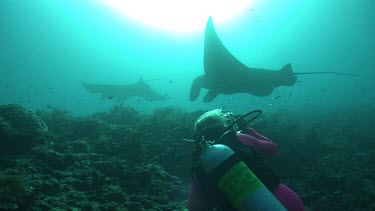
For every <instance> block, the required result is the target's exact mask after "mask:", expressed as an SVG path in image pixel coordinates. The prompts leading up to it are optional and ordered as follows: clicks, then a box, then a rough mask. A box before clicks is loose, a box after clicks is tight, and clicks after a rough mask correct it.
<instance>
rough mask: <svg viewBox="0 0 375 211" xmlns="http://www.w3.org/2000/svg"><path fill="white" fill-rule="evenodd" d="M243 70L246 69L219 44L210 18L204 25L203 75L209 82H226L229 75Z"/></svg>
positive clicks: (219, 41)
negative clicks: (211, 80)
mask: <svg viewBox="0 0 375 211" xmlns="http://www.w3.org/2000/svg"><path fill="white" fill-rule="evenodd" d="M245 70H247V67H246V66H245V65H244V64H243V63H241V62H240V61H239V60H238V59H237V58H236V57H234V56H233V55H232V54H231V53H230V52H229V51H228V49H227V48H226V47H225V46H224V45H223V43H222V42H221V40H220V38H219V36H218V35H217V33H216V30H215V27H214V25H213V22H212V18H211V17H210V18H209V19H208V21H207V24H206V31H205V39H204V71H205V75H206V76H207V78H208V79H209V80H210V79H213V80H216V81H217V80H219V81H220V80H228V77H229V78H230V76H231V75H233V74H239V73H241V72H243V71H245ZM229 80H230V79H229Z"/></svg>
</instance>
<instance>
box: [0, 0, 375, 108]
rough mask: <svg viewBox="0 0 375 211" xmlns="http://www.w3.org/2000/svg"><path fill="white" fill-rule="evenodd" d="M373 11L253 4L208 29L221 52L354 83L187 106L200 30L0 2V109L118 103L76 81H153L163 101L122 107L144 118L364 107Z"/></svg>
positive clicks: (198, 61)
mask: <svg viewBox="0 0 375 211" xmlns="http://www.w3.org/2000/svg"><path fill="white" fill-rule="evenodd" d="M374 9H375V3H374V1H370V0H361V1H354V0H344V1H339V0H330V1H323V0H319V1H270V0H269V1H256V2H255V4H254V6H253V7H252V8H251V9H249V10H248V11H246V12H245V13H244V14H242V15H240V16H237V17H236V18H234V19H233V20H231V21H230V22H226V23H225V24H217V25H215V27H216V30H217V33H218V35H219V37H220V38H221V40H222V42H223V43H224V45H225V46H226V47H227V48H228V49H229V50H230V51H231V52H232V53H233V54H234V55H235V56H236V57H237V58H238V59H239V60H240V61H242V62H243V63H244V64H246V65H248V66H250V67H259V68H267V69H280V68H281V67H282V66H284V65H285V64H286V63H291V64H292V65H293V69H294V71H295V72H304V71H335V72H341V73H350V74H356V75H358V76H357V77H345V76H335V75H307V76H300V77H299V78H298V80H300V82H298V83H296V84H295V85H294V86H293V87H280V88H277V89H276V90H275V91H274V92H273V95H270V96H267V97H255V96H252V95H249V94H235V95H220V96H219V97H218V98H217V99H215V100H214V101H213V102H211V103H202V96H203V94H204V93H201V96H200V98H199V99H198V100H197V101H194V102H190V101H189V97H188V96H189V90H190V85H191V82H192V80H193V79H195V78H196V77H197V76H199V75H201V74H202V73H203V41H204V30H201V31H198V32H196V33H192V34H186V35H184V34H172V33H167V32H163V31H157V30H150V29H147V28H146V27H145V26H141V25H139V24H137V23H135V22H131V21H129V20H124V19H123V18H122V17H120V16H118V15H117V14H116V13H114V12H113V11H112V10H110V9H108V8H103V7H100V6H98V5H96V4H94V3H92V2H91V3H90V1H72V0H69V1H47V0H44V1H42V0H40V1H36V0H34V1H11V0H3V1H1V2H0V26H1V27H0V46H1V47H0V104H7V103H19V104H21V105H23V106H25V107H27V108H30V109H32V110H35V109H43V108H46V107H47V106H48V107H51V106H52V107H57V108H62V109H66V110H68V111H70V112H72V113H74V114H77V115H86V114H90V113H93V112H96V111H104V110H107V109H108V108H110V107H112V106H113V105H115V104H118V103H119V102H118V101H116V100H109V99H104V100H100V96H99V95H94V94H91V93H89V92H87V91H86V90H85V89H84V88H83V87H82V86H81V85H80V81H84V82H90V83H103V84H129V83H134V82H136V81H138V80H139V78H143V79H144V80H152V79H160V80H154V81H150V82H149V84H150V85H151V86H152V87H153V88H154V89H155V90H156V91H157V92H159V93H161V94H167V95H168V96H169V97H170V99H169V100H166V101H159V102H156V101H154V102H148V101H143V100H141V101H139V100H137V98H130V99H128V100H127V101H126V102H125V103H124V105H126V106H132V107H134V108H135V109H137V110H140V111H142V112H146V113H149V112H152V111H153V110H154V109H155V108H159V107H164V106H177V107H182V108H186V109H187V110H197V109H211V108H218V107H219V108H220V107H226V108H228V109H230V110H234V111H241V112H242V111H244V110H251V109H263V110H265V111H277V110H279V109H287V110H292V111H293V110H306V109H309V110H311V109H312V110H328V111H329V110H333V109H342V110H347V109H350V108H363V107H364V108H367V109H371V108H373V104H374V100H375V94H374V92H373V91H372V89H373V88H374V78H375V73H374V69H375V57H374V55H375V39H374V37H375V15H374V13H373V11H374ZM192 15H193V14H192ZM213 19H214V21H215V17H213ZM205 22H206V19H204V20H202V24H205ZM138 101H139V102H138Z"/></svg>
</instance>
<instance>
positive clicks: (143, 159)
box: [0, 104, 375, 210]
mask: <svg viewBox="0 0 375 211" xmlns="http://www.w3.org/2000/svg"><path fill="white" fill-rule="evenodd" d="M203 112H204V111H197V112H192V113H189V112H186V111H184V110H183V109H179V108H175V107H167V108H159V109H157V110H155V111H154V113H153V114H151V115H145V114H141V113H139V112H138V111H136V110H134V109H132V108H129V107H125V108H124V107H120V106H116V107H114V108H112V109H111V110H109V111H107V112H102V113H96V114H92V115H90V116H87V117H74V116H72V115H70V114H69V113H68V112H66V111H64V110H61V109H52V110H50V111H43V110H41V111H37V112H36V114H34V113H32V112H31V111H28V110H26V109H24V108H22V107H21V106H19V105H15V104H13V105H4V106H0V137H1V138H0V144H1V148H0V151H2V153H1V154H0V209H6V210H184V209H185V205H186V199H187V196H188V190H189V184H190V167H191V153H192V151H193V147H194V145H193V144H191V143H189V142H185V141H182V139H190V138H191V137H192V134H193V124H194V121H195V119H196V118H197V117H198V116H199V115H201V114H202V113H203ZM344 113H345V112H344ZM342 114H343V113H340V112H337V113H330V114H329V117H326V118H324V117H325V116H326V115H322V118H319V119H318V120H317V119H314V118H309V117H307V116H305V115H304V114H303V113H299V114H298V113H290V112H287V111H279V112H277V113H274V114H268V115H267V114H265V115H263V116H262V119H260V120H258V121H256V122H255V123H253V125H252V127H254V128H255V129H257V130H258V131H260V132H261V133H263V134H265V135H267V136H268V137H270V138H271V139H272V140H273V141H274V142H275V143H277V144H278V146H279V153H278V155H277V156H276V157H274V158H273V159H271V160H269V164H270V165H271V166H272V167H273V168H274V169H275V171H276V172H278V173H279V175H280V177H281V179H282V180H283V182H284V183H286V184H287V185H288V186H290V187H292V189H293V190H294V191H295V192H296V193H298V194H299V196H300V197H301V198H302V200H303V201H304V203H305V204H306V206H307V207H308V209H309V210H374V209H375V204H374V203H373V199H374V198H375V187H374V186H375V182H374V180H373V175H374V174H375V172H374V171H375V167H374V165H373V163H374V160H375V156H374V155H375V153H374V151H375V148H374V143H375V142H374V138H375V134H374V131H373V129H372V125H373V123H374V122H373V121H374V119H375V118H374V117H375V116H374V113H372V112H371V110H369V111H368V113H363V111H362V113H357V116H356V115H352V116H350V117H348V118H343V115H342ZM332 119H335V120H340V121H334V120H332ZM46 125H47V126H48V129H47V126H46ZM20 148H21V149H22V150H21V149H20Z"/></svg>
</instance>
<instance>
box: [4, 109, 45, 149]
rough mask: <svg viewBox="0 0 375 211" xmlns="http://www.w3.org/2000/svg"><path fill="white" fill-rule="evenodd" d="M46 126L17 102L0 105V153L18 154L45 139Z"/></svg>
mask: <svg viewBox="0 0 375 211" xmlns="http://www.w3.org/2000/svg"><path fill="white" fill-rule="evenodd" d="M47 131H48V127H47V126H46V124H44V122H43V121H42V120H41V119H40V118H39V117H38V116H36V115H35V114H34V113H33V112H32V111H29V110H27V109H25V108H23V107H22V106H20V105H17V104H9V105H2V106H0V153H2V154H18V153H22V152H24V151H27V150H29V149H30V148H32V147H33V146H35V145H36V144H38V143H43V142H44V141H45V138H44V137H45V136H46V134H47Z"/></svg>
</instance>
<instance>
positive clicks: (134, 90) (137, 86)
mask: <svg viewBox="0 0 375 211" xmlns="http://www.w3.org/2000/svg"><path fill="white" fill-rule="evenodd" d="M81 84H82V86H83V87H85V88H86V90H87V91H89V92H91V93H101V94H102V98H103V99H104V98H106V99H115V98H116V99H118V100H122V101H123V102H125V100H126V99H128V98H129V97H134V96H139V97H143V98H145V99H147V100H148V101H150V102H151V101H160V100H166V99H168V97H167V96H163V95H160V94H159V93H157V92H156V91H154V90H153V89H151V87H150V86H149V85H148V84H146V83H145V82H144V81H143V80H142V79H140V80H139V81H138V82H137V83H134V84H127V85H103V84H88V83H83V82H81Z"/></svg>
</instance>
